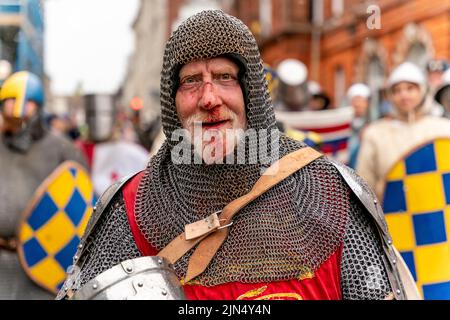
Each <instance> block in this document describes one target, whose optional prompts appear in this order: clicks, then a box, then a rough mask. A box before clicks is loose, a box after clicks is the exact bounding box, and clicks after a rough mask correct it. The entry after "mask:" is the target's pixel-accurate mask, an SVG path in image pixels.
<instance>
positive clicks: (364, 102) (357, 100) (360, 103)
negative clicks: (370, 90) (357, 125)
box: [350, 96, 369, 118]
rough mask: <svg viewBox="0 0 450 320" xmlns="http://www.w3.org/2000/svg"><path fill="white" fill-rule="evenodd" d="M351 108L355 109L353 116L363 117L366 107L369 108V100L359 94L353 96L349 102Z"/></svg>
mask: <svg viewBox="0 0 450 320" xmlns="http://www.w3.org/2000/svg"><path fill="white" fill-rule="evenodd" d="M350 103H351V105H352V107H353V110H354V111H355V117H358V118H360V117H364V116H365V115H366V112H367V109H368V108H369V100H368V99H367V98H364V97H361V96H355V97H353V98H352V101H351V102H350Z"/></svg>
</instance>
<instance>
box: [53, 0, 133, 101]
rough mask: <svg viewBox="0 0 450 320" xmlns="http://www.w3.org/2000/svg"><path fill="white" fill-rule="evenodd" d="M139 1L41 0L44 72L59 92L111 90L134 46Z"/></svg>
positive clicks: (116, 85)
mask: <svg viewBox="0 0 450 320" xmlns="http://www.w3.org/2000/svg"><path fill="white" fill-rule="evenodd" d="M138 6H139V1H138V0H46V1H44V19H45V20H44V23H45V35H44V37H45V44H44V45H45V47H44V64H45V67H44V68H45V72H46V73H47V75H48V76H50V78H51V81H52V87H51V89H52V91H53V93H54V94H57V95H66V94H72V93H73V92H74V90H75V88H76V87H77V84H78V83H82V86H83V89H84V92H85V93H114V92H115V91H116V90H117V89H118V88H119V85H120V83H121V82H122V80H123V78H124V76H125V72H126V63H127V59H128V57H129V56H130V55H131V54H132V52H133V50H134V35H133V30H132V26H131V25H132V23H133V21H134V18H135V16H136V13H137V9H138Z"/></svg>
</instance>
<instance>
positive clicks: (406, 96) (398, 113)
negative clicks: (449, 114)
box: [356, 62, 450, 199]
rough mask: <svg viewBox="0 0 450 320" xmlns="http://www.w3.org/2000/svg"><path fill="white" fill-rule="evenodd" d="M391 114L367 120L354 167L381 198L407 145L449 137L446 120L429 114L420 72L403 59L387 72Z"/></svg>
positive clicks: (422, 75)
mask: <svg viewBox="0 0 450 320" xmlns="http://www.w3.org/2000/svg"><path fill="white" fill-rule="evenodd" d="M387 86H388V95H389V97H390V100H391V102H392V105H393V107H394V114H393V118H392V119H390V118H385V119H380V120H378V121H375V122H373V123H371V124H370V125H369V126H368V127H367V128H366V129H365V130H364V132H363V134H362V138H361V147H360V151H359V154H358V158H357V165H356V171H357V173H358V174H359V175H361V177H362V178H363V179H365V180H366V181H367V183H368V184H369V186H370V187H372V188H373V189H374V190H375V193H376V194H377V197H378V198H379V199H381V198H382V192H383V188H384V184H385V177H386V174H387V173H388V170H390V169H391V167H392V166H393V165H394V163H395V162H397V161H398V160H399V159H400V158H401V157H402V156H404V155H405V153H406V152H407V151H409V150H410V149H411V148H413V147H415V146H417V145H419V144H421V143H424V142H426V141H428V140H431V139H433V138H436V137H445V136H448V137H450V120H448V119H443V118H440V117H436V116H433V115H430V109H431V105H430V103H429V100H428V99H427V92H428V85H427V81H426V78H425V75H424V74H423V72H422V71H421V70H420V69H419V68H418V67H417V66H416V65H414V64H412V63H410V62H404V63H402V64H400V65H399V66H398V67H396V68H395V69H394V70H393V71H392V73H391V74H390V76H389V79H388V82H387Z"/></svg>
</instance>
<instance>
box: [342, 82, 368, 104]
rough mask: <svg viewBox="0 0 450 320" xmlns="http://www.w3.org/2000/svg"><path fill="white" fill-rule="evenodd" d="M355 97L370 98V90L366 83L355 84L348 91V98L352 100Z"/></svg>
mask: <svg viewBox="0 0 450 320" xmlns="http://www.w3.org/2000/svg"><path fill="white" fill-rule="evenodd" d="M353 97H363V98H366V99H368V98H369V97H370V89H369V87H368V86H366V85H365V84H364V83H355V84H354V85H352V86H351V87H350V88H349V89H348V90H347V98H348V99H349V100H352V98H353Z"/></svg>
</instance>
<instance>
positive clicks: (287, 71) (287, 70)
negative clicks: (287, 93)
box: [277, 59, 308, 86]
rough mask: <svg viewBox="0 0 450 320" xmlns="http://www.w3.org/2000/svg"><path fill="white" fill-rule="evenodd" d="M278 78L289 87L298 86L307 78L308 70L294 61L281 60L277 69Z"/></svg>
mask: <svg viewBox="0 0 450 320" xmlns="http://www.w3.org/2000/svg"><path fill="white" fill-rule="evenodd" d="M277 73H278V77H279V78H280V80H281V81H283V82H284V83H286V84H287V85H290V86H298V85H301V84H302V83H304V82H305V81H306V79H307V78H308V69H307V68H306V66H305V65H304V64H303V62H301V61H299V60H296V59H286V60H283V61H282V62H281V63H280V64H279V65H278V67H277Z"/></svg>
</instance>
